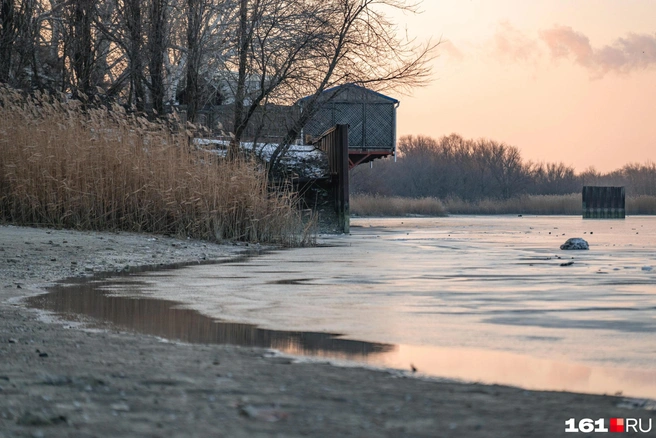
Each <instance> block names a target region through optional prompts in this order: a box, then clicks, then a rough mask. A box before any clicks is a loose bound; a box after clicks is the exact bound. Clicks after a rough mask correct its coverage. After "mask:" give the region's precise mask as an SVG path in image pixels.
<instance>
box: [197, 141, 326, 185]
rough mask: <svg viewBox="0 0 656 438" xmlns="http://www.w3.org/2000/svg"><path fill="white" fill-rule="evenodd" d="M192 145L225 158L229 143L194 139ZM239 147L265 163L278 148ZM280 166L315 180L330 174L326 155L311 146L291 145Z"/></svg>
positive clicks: (261, 145) (268, 145)
mask: <svg viewBox="0 0 656 438" xmlns="http://www.w3.org/2000/svg"><path fill="white" fill-rule="evenodd" d="M194 144H196V145H197V146H198V147H202V148H203V149H206V150H210V151H211V152H213V153H216V154H218V155H221V156H225V155H226V154H227V151H228V146H229V144H230V141H229V140H221V139H211V138H195V139H194ZM240 145H241V148H242V150H244V151H247V152H252V153H253V154H254V155H255V156H257V157H258V158H260V159H262V160H264V161H266V162H269V161H270V160H271V156H272V155H273V153H274V151H275V150H276V148H277V147H278V145H277V144H272V143H253V142H242V143H241V144H240ZM281 164H282V165H283V166H284V167H286V168H287V169H289V170H290V171H291V172H293V173H296V174H297V175H298V176H299V177H304V178H312V179H317V178H323V177H326V176H328V175H329V174H330V171H329V167H328V165H329V164H328V157H327V155H326V153H325V152H323V151H321V150H320V149H317V148H316V147H315V146H313V145H291V146H290V147H289V150H288V151H287V153H286V154H285V156H284V157H283V158H282V160H281Z"/></svg>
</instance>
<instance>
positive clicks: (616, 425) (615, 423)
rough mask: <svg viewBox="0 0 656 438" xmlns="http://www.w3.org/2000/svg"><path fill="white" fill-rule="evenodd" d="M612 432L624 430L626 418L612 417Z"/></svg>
mask: <svg viewBox="0 0 656 438" xmlns="http://www.w3.org/2000/svg"><path fill="white" fill-rule="evenodd" d="M610 431H611V432H624V418H611V419H610Z"/></svg>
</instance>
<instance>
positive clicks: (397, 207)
mask: <svg viewBox="0 0 656 438" xmlns="http://www.w3.org/2000/svg"><path fill="white" fill-rule="evenodd" d="M350 211H351V213H352V214H354V215H358V216H408V215H422V216H446V210H445V209H444V205H443V204H442V202H440V200H439V199H435V198H418V199H415V198H403V197H400V196H372V195H353V196H351V199H350Z"/></svg>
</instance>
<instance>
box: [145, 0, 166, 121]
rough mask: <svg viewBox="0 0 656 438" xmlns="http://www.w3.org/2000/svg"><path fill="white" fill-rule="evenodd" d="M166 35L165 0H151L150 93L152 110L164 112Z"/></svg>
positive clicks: (158, 112) (159, 112)
mask: <svg viewBox="0 0 656 438" xmlns="http://www.w3.org/2000/svg"><path fill="white" fill-rule="evenodd" d="M165 35H166V0H153V7H152V9H151V28H150V37H149V38H148V40H149V42H150V65H149V70H150V94H151V98H152V101H153V110H155V111H156V112H157V114H159V115H160V116H161V115H162V114H164V93H165V90H164V52H165V50H166V46H165V41H166V39H165Z"/></svg>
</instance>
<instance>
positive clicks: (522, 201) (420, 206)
mask: <svg viewBox="0 0 656 438" xmlns="http://www.w3.org/2000/svg"><path fill="white" fill-rule="evenodd" d="M351 212H352V213H353V214H356V215H359V216H407V215H424V216H445V215H446V214H447V212H448V214H482V215H486V214H536V215H581V214H582V212H583V209H582V202H581V194H580V193H572V194H569V195H528V196H522V197H517V198H511V199H483V200H481V201H475V202H473V201H464V200H462V199H459V198H448V199H444V200H439V199H435V198H420V199H414V198H403V197H399V196H373V195H354V196H352V197H351ZM626 213H627V214H628V215H639V214H656V196H646V195H642V196H627V198H626Z"/></svg>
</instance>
